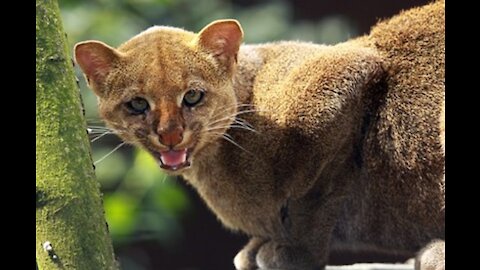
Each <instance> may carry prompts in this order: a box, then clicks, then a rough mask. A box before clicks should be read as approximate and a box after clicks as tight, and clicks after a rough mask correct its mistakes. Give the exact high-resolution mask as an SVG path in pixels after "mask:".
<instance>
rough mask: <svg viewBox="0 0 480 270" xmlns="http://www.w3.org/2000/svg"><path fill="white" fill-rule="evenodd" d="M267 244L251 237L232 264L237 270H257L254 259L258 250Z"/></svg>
mask: <svg viewBox="0 0 480 270" xmlns="http://www.w3.org/2000/svg"><path fill="white" fill-rule="evenodd" d="M265 242H267V240H266V239H263V238H259V237H252V238H251V239H250V241H249V242H248V244H247V245H246V246H245V247H244V248H243V249H242V250H240V252H238V254H237V255H236V256H235V258H234V259H233V264H234V265H235V268H236V269H237V270H255V269H258V266H257V263H256V261H255V258H256V256H257V252H258V249H259V248H260V247H261V246H262V245H263V244H264V243H265Z"/></svg>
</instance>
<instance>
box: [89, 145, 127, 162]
mask: <svg viewBox="0 0 480 270" xmlns="http://www.w3.org/2000/svg"><path fill="white" fill-rule="evenodd" d="M123 145H125V142H122V143H120V144H119V145H117V146H116V147H115V148H113V150H112V151H110V152H108V154H106V155H105V156H103V157H102V158H100V159H99V160H97V161H95V162H93V165H97V164H98V163H100V162H102V161H103V160H104V159H106V158H107V157H108V156H110V155H111V154H113V153H114V152H115V151H117V150H118V149H119V148H120V147H122V146H123Z"/></svg>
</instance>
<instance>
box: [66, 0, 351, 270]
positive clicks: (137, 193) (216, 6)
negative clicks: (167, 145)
mask: <svg viewBox="0 0 480 270" xmlns="http://www.w3.org/2000/svg"><path fill="white" fill-rule="evenodd" d="M241 2H242V1H233V0H232V1H227V0H117V1H113V0H59V4H60V8H61V13H62V17H63V23H64V27H65V30H66V32H67V37H68V42H69V45H70V48H73V45H74V44H75V43H76V42H79V41H83V40H89V39H97V40H101V41H103V42H106V43H107V44H109V45H111V46H118V45H120V44H121V43H122V42H124V41H126V40H128V39H129V38H131V37H132V36H134V35H136V34H138V33H139V32H141V31H143V30H145V29H146V28H148V27H150V26H152V25H170V26H176V27H181V28H184V29H187V30H191V31H198V30H200V29H201V28H202V27H203V26H205V25H206V24H208V23H210V22H211V21H213V20H215V19H221V18H236V19H238V20H239V21H240V22H241V24H242V26H243V28H244V31H245V42H246V43H258V42H267V41H275V40H282V39H289V40H292V39H299V40H304V41H313V42H319V43H336V42H339V41H343V40H346V39H347V38H349V37H351V36H355V35H356V30H355V28H354V27H353V26H352V24H351V23H350V22H349V21H348V20H347V19H346V18H344V17H341V16H331V17H327V18H323V19H321V20H319V21H295V22H293V19H292V12H291V7H290V6H289V2H286V1H258V2H257V3H256V4H255V5H244V4H242V5H240V3H241ZM76 72H77V77H78V78H79V79H80V87H81V95H82V98H83V102H84V107H85V111H86V117H87V121H88V122H89V126H91V127H94V126H101V125H102V123H101V121H100V119H99V117H98V114H97V108H96V97H95V96H94V95H93V93H92V92H91V91H90V90H88V89H87V87H86V84H85V81H84V80H83V75H82V74H81V72H80V70H79V69H78V68H77V69H76ZM100 134H101V133H98V134H96V136H98V135H100ZM92 138H93V137H92ZM119 143H120V141H119V140H118V139H115V136H111V135H109V136H104V137H102V138H99V139H98V140H96V141H95V142H92V148H93V159H94V160H99V159H100V158H102V157H103V156H105V155H106V154H107V153H108V152H110V151H111V150H112V149H113V148H114V147H115V146H116V145H118V144H119ZM96 174H97V178H98V180H99V181H100V183H101V186H102V191H103V193H104V206H105V214H106V218H107V222H108V224H109V230H110V233H111V235H112V238H113V241H114V245H115V246H116V247H117V246H118V245H127V244H128V243H131V242H135V241H139V240H145V239H149V240H155V241H157V242H158V244H159V245H161V246H164V247H166V248H169V247H172V246H175V245H176V243H177V242H178V241H179V239H181V238H182V235H183V233H182V232H183V228H182V225H181V220H182V218H183V217H184V216H185V215H188V214H189V212H190V211H191V209H192V207H191V203H190V201H189V198H188V197H187V196H186V193H185V190H183V188H182V187H181V186H180V185H178V184H177V183H176V182H175V180H173V179H170V178H169V177H167V176H166V175H165V174H163V173H162V172H161V170H160V169H159V167H158V165H157V164H156V162H155V161H154V160H153V158H151V157H150V156H149V155H148V154H147V153H145V152H143V151H141V150H138V149H137V150H134V149H133V148H132V147H131V146H123V147H122V148H120V150H118V151H116V152H114V153H113V154H111V155H109V156H108V157H107V158H106V159H104V160H103V161H102V162H100V163H98V164H97V165H96ZM120 259H121V261H122V265H123V267H122V269H146V268H144V267H143V266H142V265H141V264H140V263H138V262H134V261H132V260H131V259H129V258H120ZM142 267H143V268H142Z"/></svg>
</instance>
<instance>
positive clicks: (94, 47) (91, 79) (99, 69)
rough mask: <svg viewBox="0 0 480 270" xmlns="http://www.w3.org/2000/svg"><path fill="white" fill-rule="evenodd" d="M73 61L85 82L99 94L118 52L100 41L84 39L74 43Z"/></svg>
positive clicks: (117, 56)
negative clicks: (80, 70)
mask: <svg viewBox="0 0 480 270" xmlns="http://www.w3.org/2000/svg"><path fill="white" fill-rule="evenodd" d="M74 51H75V61H76V62H77V64H78V65H79V66H80V68H81V69H82V70H83V73H85V77H86V78H87V83H88V84H89V86H90V87H91V88H92V90H94V91H95V93H96V94H97V95H100V96H101V94H102V93H101V92H102V89H103V83H104V82H105V78H106V77H107V76H108V74H109V73H110V72H111V71H112V69H113V67H114V65H115V62H116V61H118V59H119V58H120V54H119V53H118V52H117V50H115V49H114V48H112V47H110V46H108V45H107V44H105V43H103V42H100V41H95V40H92V41H84V42H80V43H77V44H76V45H75V49H74Z"/></svg>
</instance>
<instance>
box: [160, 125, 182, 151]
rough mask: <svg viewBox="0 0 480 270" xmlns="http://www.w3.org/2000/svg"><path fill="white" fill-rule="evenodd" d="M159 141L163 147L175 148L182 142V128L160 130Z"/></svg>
mask: <svg viewBox="0 0 480 270" xmlns="http://www.w3.org/2000/svg"><path fill="white" fill-rule="evenodd" d="M158 139H159V140H160V142H161V143H162V144H163V145H166V146H170V147H173V146H175V145H177V144H179V143H181V142H182V140H183V128H182V127H181V126H177V127H174V128H168V129H162V128H160V129H159V130H158Z"/></svg>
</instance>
